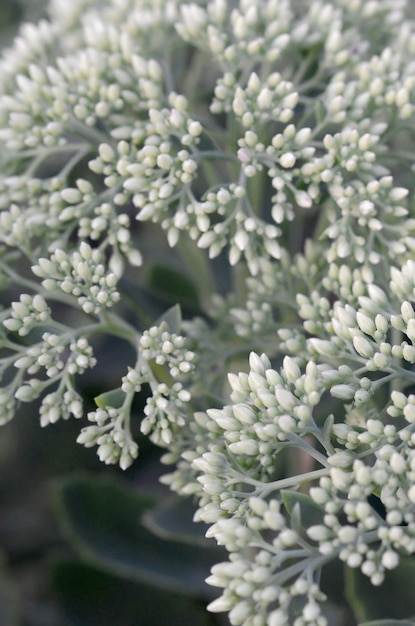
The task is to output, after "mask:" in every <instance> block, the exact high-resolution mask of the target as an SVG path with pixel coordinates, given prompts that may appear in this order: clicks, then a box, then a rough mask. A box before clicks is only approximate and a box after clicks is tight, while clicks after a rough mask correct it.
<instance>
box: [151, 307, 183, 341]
mask: <svg viewBox="0 0 415 626" xmlns="http://www.w3.org/2000/svg"><path fill="white" fill-rule="evenodd" d="M162 322H166V324H167V327H168V329H169V332H171V333H176V334H178V333H180V330H181V326H182V312H181V310H180V306H179V305H178V304H175V305H174V306H172V307H171V308H170V309H168V310H167V311H166V312H165V313H163V315H162V316H161V317H159V318H158V320H157V322H156V325H157V326H160V324H161V323H162Z"/></svg>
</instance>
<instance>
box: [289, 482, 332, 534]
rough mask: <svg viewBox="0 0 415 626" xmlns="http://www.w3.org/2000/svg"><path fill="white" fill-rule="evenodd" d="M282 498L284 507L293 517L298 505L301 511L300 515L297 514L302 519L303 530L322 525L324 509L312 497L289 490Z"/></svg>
mask: <svg viewBox="0 0 415 626" xmlns="http://www.w3.org/2000/svg"><path fill="white" fill-rule="evenodd" d="M281 496H282V500H283V502H284V506H285V508H286V509H287V511H288V513H289V514H290V515H292V513H293V511H294V507H295V506H296V505H298V507H297V508H298V509H299V513H297V515H299V518H300V519H301V525H302V527H303V528H309V527H310V526H314V525H315V524H321V522H322V519H323V517H324V509H322V508H321V506H319V505H318V504H316V503H315V502H314V500H312V499H311V498H310V496H307V495H306V494H304V493H299V492H297V491H288V490H287V491H285V490H284V491H282V492H281Z"/></svg>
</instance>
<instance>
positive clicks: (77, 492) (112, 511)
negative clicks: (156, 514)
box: [57, 478, 217, 598]
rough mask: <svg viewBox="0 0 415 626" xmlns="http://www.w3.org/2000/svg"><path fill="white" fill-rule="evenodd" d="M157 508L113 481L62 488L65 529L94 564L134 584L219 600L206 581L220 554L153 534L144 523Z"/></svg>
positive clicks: (68, 483)
mask: <svg viewBox="0 0 415 626" xmlns="http://www.w3.org/2000/svg"><path fill="white" fill-rule="evenodd" d="M155 503H156V502H155V500H154V499H153V498H150V497H148V496H143V495H140V494H139V493H137V492H135V491H134V490H133V489H132V488H128V487H126V486H125V485H122V484H120V483H118V482H117V481H114V480H108V479H107V480H103V479H96V478H95V479H90V478H70V479H67V480H65V481H62V482H61V483H60V484H59V485H58V489H57V504H58V513H59V517H60V520H61V522H62V526H63V528H64V530H65V531H66V534H67V536H68V537H69V539H70V540H71V541H72V542H73V544H74V546H75V547H76V548H77V549H78V550H79V552H80V554H81V555H83V557H84V558H86V559H88V560H89V561H90V562H91V563H93V564H94V565H96V566H99V567H102V568H104V569H105V570H107V571H109V572H111V573H114V574H116V575H118V576H122V577H124V578H127V579H129V580H132V581H140V582H145V583H148V584H151V585H155V586H158V587H162V588H165V589H169V590H172V591H177V592H179V593H185V594H189V595H198V596H199V597H206V598H211V597H214V596H215V595H217V593H215V591H214V590H213V589H211V588H210V587H208V585H206V583H205V582H204V581H205V578H206V577H207V576H208V575H209V572H210V568H211V567H212V565H213V564H214V563H215V562H216V561H217V558H216V557H215V553H214V552H213V551H212V550H210V549H208V548H201V547H198V548H195V546H190V545H186V544H184V543H182V542H179V541H164V540H163V539H161V538H160V537H157V536H155V535H154V534H153V533H151V532H150V531H149V530H148V529H147V528H146V527H145V526H144V525H143V524H142V522H141V518H142V516H143V514H144V513H145V512H146V511H148V510H149V509H150V508H151V507H153V506H154V505H155Z"/></svg>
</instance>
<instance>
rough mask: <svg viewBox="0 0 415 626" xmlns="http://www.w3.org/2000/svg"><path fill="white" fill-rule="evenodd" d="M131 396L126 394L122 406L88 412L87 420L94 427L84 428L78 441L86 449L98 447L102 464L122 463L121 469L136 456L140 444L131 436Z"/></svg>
mask: <svg viewBox="0 0 415 626" xmlns="http://www.w3.org/2000/svg"><path fill="white" fill-rule="evenodd" d="M130 405H131V396H130V395H126V396H125V400H124V403H123V404H122V406H121V407H120V408H116V407H112V406H110V405H108V406H106V407H105V408H98V409H97V410H96V411H90V412H89V413H88V420H89V421H90V422H93V423H94V425H93V426H86V427H85V428H83V429H82V430H81V433H80V435H79V436H78V438H77V442H78V443H80V444H82V445H84V446H85V447H86V448H91V447H92V446H98V450H97V454H98V457H99V459H100V461H102V462H103V463H105V464H107V465H109V464H114V463H119V465H120V467H121V469H127V467H129V466H130V465H131V463H132V462H133V461H134V459H135V458H137V455H138V445H137V444H136V442H135V441H134V440H133V439H132V437H131V433H130V430H129V421H130V408H131V406H130Z"/></svg>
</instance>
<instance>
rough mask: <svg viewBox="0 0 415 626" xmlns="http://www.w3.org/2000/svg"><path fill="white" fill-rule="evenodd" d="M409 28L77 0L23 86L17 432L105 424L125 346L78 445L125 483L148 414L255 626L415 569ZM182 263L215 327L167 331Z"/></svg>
mask: <svg viewBox="0 0 415 626" xmlns="http://www.w3.org/2000/svg"><path fill="white" fill-rule="evenodd" d="M407 9H408V10H407ZM409 10H410V3H408V2H405V0H367V1H366V2H364V1H363V0H333V1H332V2H329V1H328V0H312V1H310V2H302V1H297V0H235V1H234V2H226V0H212V1H207V0H197V1H194V2H192V1H190V0H189V1H187V0H186V1H182V2H179V1H178V0H166V1H163V0H101V1H100V0H73V2H70V3H68V2H64V1H63V0H51V3H50V16H51V22H50V23H49V22H46V21H45V22H41V23H40V24H39V25H38V26H33V25H29V26H26V27H24V28H23V29H22V31H21V34H20V36H19V38H18V39H17V42H16V44H15V45H14V46H13V47H12V48H11V49H10V50H9V51H6V53H5V54H4V56H3V60H2V61H0V143H1V144H2V146H3V147H4V150H3V151H1V155H0V162H1V166H2V167H1V176H0V290H1V291H2V292H4V294H5V296H6V297H7V298H9V299H14V300H15V301H14V302H12V303H11V304H10V305H6V306H5V308H4V309H3V310H2V311H1V313H0V322H1V326H2V327H3V330H0V338H1V343H0V347H1V352H0V373H1V374H2V376H3V375H4V378H5V379H6V381H7V384H6V385H5V386H4V387H3V388H2V390H1V392H0V423H5V422H6V421H8V420H9V419H10V417H11V416H12V414H13V412H14V411H15V408H16V405H17V404H18V402H29V401H32V400H36V399H39V400H40V419H41V424H42V425H43V426H45V425H47V424H49V423H54V422H56V421H57V420H58V419H60V418H62V419H67V418H69V417H70V416H73V417H75V418H79V417H81V415H82V411H83V408H82V399H81V397H80V395H79V393H78V391H77V390H76V388H75V381H76V379H77V377H78V375H82V374H84V373H85V372H86V370H87V369H88V368H91V367H93V366H94V365H95V357H94V355H93V351H92V346H91V345H90V344H89V341H90V337H91V336H95V335H96V334H98V335H102V334H108V335H111V336H113V337H116V338H117V339H121V340H122V341H123V342H127V343H128V344H129V346H130V348H132V350H133V351H135V352H136V364H135V365H134V366H130V367H128V370H127V371H126V374H125V375H124V376H123V377H122V380H121V381H120V384H119V387H118V388H117V389H114V390H112V391H107V392H104V393H102V394H101V395H100V396H98V397H97V398H96V405H97V408H96V410H95V411H91V412H90V413H89V414H88V419H89V421H90V424H89V425H88V426H87V427H85V428H84V429H83V430H82V431H81V433H80V435H79V437H78V442H79V443H81V444H83V445H85V446H86V447H92V446H97V450H98V456H99V458H100V459H101V460H102V461H103V462H104V463H107V464H108V463H119V465H120V466H121V468H123V469H125V468H127V467H128V466H129V465H130V464H131V463H132V462H133V460H134V459H135V458H136V456H137V454H138V447H137V443H136V442H135V441H134V438H133V436H132V431H133V428H132V426H131V421H132V419H133V417H134V411H133V408H132V407H133V406H134V405H133V401H134V398H135V397H136V394H138V393H140V394H143V393H148V396H149V397H148V398H147V401H146V403H145V408H144V416H143V419H142V420H141V424H140V427H141V431H142V433H143V434H145V435H147V436H148V437H149V438H150V439H151V440H152V441H153V442H155V443H156V444H157V445H159V446H160V447H162V448H163V449H164V450H166V453H165V454H164V457H163V462H164V463H166V464H174V465H175V469H174V470H173V471H172V473H171V474H170V475H168V476H166V477H164V478H163V481H164V482H165V483H167V484H169V485H170V487H171V488H172V489H173V490H175V491H177V492H178V493H180V494H181V495H187V496H189V495H191V496H193V497H195V498H197V500H198V505H199V508H198V512H197V514H196V519H197V520H203V521H204V522H205V523H208V524H210V525H211V526H210V529H209V531H208V536H210V537H213V538H214V539H215V540H216V541H217V543H218V544H220V545H223V546H224V547H225V549H226V550H227V551H228V552H229V553H230V558H229V561H228V562H226V563H221V564H218V565H217V566H215V567H214V568H213V570H212V576H211V577H210V578H209V579H208V582H209V583H210V584H212V585H215V586H218V587H220V588H222V589H223V594H222V596H221V597H220V598H218V600H215V601H214V602H213V603H212V604H211V605H210V610H212V611H228V612H229V619H230V622H231V623H232V624H235V625H237V624H238V625H239V626H265V624H267V626H288V625H289V624H292V625H293V626H326V624H327V619H326V618H325V617H324V615H323V613H322V609H321V608H320V603H321V602H322V601H323V600H324V599H325V598H324V595H323V594H322V592H321V590H320V588H319V585H318V584H317V583H316V581H317V580H318V579H319V572H320V569H321V568H322V567H323V566H324V565H325V564H326V563H328V562H329V561H331V560H333V559H339V560H340V561H343V562H344V563H346V564H347V566H348V567H350V568H357V569H359V570H360V571H361V572H363V574H364V575H366V576H368V577H369V579H370V580H371V581H372V583H373V584H374V585H379V584H381V583H382V581H383V578H384V575H385V572H386V571H387V570H392V569H394V568H396V567H397V566H398V565H399V559H400V556H401V555H402V554H409V555H412V554H414V553H415V524H414V521H413V520H414V513H415V491H414V487H413V484H414V483H415V456H414V455H415V453H414V450H415V429H414V423H415V397H414V394H413V393H411V392H412V391H413V389H412V386H413V383H414V372H413V364H414V363H415V321H414V320H415V312H414V311H415V309H414V304H413V303H414V302H415V279H414V276H415V264H414V262H413V261H412V259H411V256H412V254H413V251H414V250H415V220H414V219H413V216H412V213H413V206H412V204H413V203H412V201H411V191H412V190H411V187H412V186H413V185H412V182H411V181H412V178H413V177H412V172H411V168H412V165H413V161H414V155H413V150H412V147H411V146H412V143H413V141H412V139H413V138H412V136H411V133H410V132H408V128H409V127H411V124H412V122H413V118H414V114H415V110H414V102H415V79H414V76H413V74H414V63H413V59H414V56H415V35H414V32H415V28H414V22H413V20H411V19H409V17H407V14H408V15H409ZM144 222H146V224H144ZM153 236H154V241H156V245H155V249H154V251H153V250H149V248H150V247H151V245H152V243H153ZM156 237H157V238H156ZM160 237H161V239H160ZM179 238H181V241H180V245H179V246H177V248H176V250H175V251H174V253H173V252H171V251H169V249H168V246H170V247H173V246H175V245H176V244H177V243H178V242H179ZM162 239H164V240H165V241H166V244H167V245H166V246H165V248H163V249H161V240H162ZM149 242H150V245H149ZM147 253H148V259H147ZM165 253H166V254H168V260H170V259H171V258H173V259H174V263H176V261H178V262H179V263H180V261H182V260H183V261H184V265H185V270H186V271H185V274H187V273H188V274H189V276H191V277H192V278H193V279H195V281H194V282H195V284H196V287H197V289H196V291H197V300H198V301H200V310H199V311H198V313H197V315H198V317H195V318H194V319H190V320H189V319H187V320H186V321H185V322H182V321H181V319H180V316H178V315H172V313H171V312H170V314H166V315H165V316H164V317H163V318H161V319H162V320H163V319H164V321H159V322H156V323H155V325H151V324H150V325H149V326H150V327H148V326H147V322H145V324H146V325H145V326H144V323H143V320H145V319H147V317H148V316H150V317H151V316H152V315H153V313H154V307H157V306H158V300H157V302H155V301H153V299H152V298H151V296H149V294H148V287H150V288H152V287H154V286H155V287H157V288H158V287H159V285H153V284H151V281H152V280H153V277H152V276H151V278H150V279H149V280H148V282H147V278H148V276H149V275H150V274H151V264H152V263H153V262H154V260H155V259H156V260H157V263H158V262H159V261H160V259H164V254H165ZM222 253H223V254H222ZM142 255H143V256H142ZM226 255H227V259H228V263H227V264H226V261H225V259H226ZM178 257H181V258H180V260H179V259H178ZM217 257H218V258H217ZM189 259H190V260H189ZM210 259H216V260H215V261H213V262H209V260H210ZM125 260H127V261H128V262H129V263H130V264H131V265H133V266H138V265H140V264H141V263H146V262H148V263H149V264H150V268H149V272H140V274H139V275H138V276H137V274H136V273H134V272H133V271H132V269H131V268H128V267H125V266H124V261H125ZM206 263H209V267H207V266H206ZM346 263H347V264H346ZM225 266H226V267H225ZM229 266H230V267H229ZM29 267H31V268H32V274H30V273H29ZM211 271H212V276H211V275H210V272H211ZM127 272H128V274H127V276H125V279H124V273H127ZM155 274H156V273H155ZM213 275H214V276H213ZM216 279H217V280H216ZM215 281H216V282H215ZM132 282H134V285H132ZM39 283H40V284H39ZM231 284H232V287H231V291H232V290H233V291H232V293H225V292H226V291H227V290H228V287H229V285H231ZM124 286H125V291H126V297H125V298H121V296H120V291H121V289H124ZM178 287H179V288H181V285H178ZM16 288H18V289H20V291H18V292H17V293H18V294H21V295H20V298H19V296H18V295H17V296H15V295H12V296H10V294H11V293H12V294H14V293H15V292H16ZM175 288H176V285H174V289H172V290H171V291H169V294H168V295H169V297H170V295H171V294H173V293H174V291H175ZM216 288H217V291H219V292H220V294H221V295H218V294H216V295H214V294H213V292H214V291H215V290H216ZM136 289H137V290H136ZM119 290H120V291H119ZM29 294H30V295H29ZM136 294H140V295H141V294H144V296H145V297H143V298H142V301H139V302H137V301H136V300H137V298H136ZM131 296H133V297H131ZM195 300H196V298H195ZM53 301H55V302H56V303H57V304H56V305H54V304H53V305H52V304H51V303H52V302H53ZM207 302H210V303H211V304H210V305H207V304H206V303H207ZM116 303H118V306H117V307H116V308H115V307H114V308H113V309H112V310H111V312H109V311H108V310H107V309H108V308H110V307H113V306H114V305H115V304H116ZM147 306H148V308H147ZM192 306H193V305H192ZM196 306H197V305H196V304H195V307H196ZM209 307H210V308H209ZM189 308H190V307H189ZM69 310H70V313H69V314H68V311H69ZM61 313H62V315H61ZM85 313H86V314H87V315H91V316H95V319H94V318H92V319H91V318H89V319H87V322H85V315H84V314H85ZM176 313H177V311H176ZM56 314H59V315H60V319H59V321H55V319H54V316H55V315H56ZM185 315H188V316H190V315H191V313H190V312H188V311H187V310H186V313H185ZM78 322H80V323H79V324H78ZM81 322H82V323H84V322H85V326H84V327H82V323H81ZM144 328H147V330H144ZM45 331H47V332H45ZM42 333H43V334H42ZM180 333H183V335H182V334H180ZM185 334H186V335H187V337H185ZM39 335H41V340H39ZM263 350H264V351H266V353H267V355H268V356H265V354H261V352H262V351H263ZM198 353H199V354H200V355H201V358H200V359H199V358H197V357H196V355H197V354H198ZM248 354H250V357H249V368H248V369H247V370H246V371H245V370H244V371H242V372H240V373H239V374H236V373H235V372H237V371H239V370H240V369H241V366H240V361H241V358H242V359H243V358H245V357H246V356H247V355H248ZM288 355H291V356H288ZM271 358H272V359H275V361H271V360H270V359H271ZM229 370H230V372H231V373H230V374H229V377H228V381H229V385H228V386H227V384H226V381H224V378H225V372H227V371H229ZM221 407H223V408H221ZM196 409H197V410H196ZM375 498H379V499H380V502H381V504H382V506H383V507H384V515H383V516H382V515H381V514H380V513H378V512H377V510H376V507H375V506H374V505H373V502H374V499H375ZM310 518H311V519H312V520H313V521H312V523H311V524H310V523H309V520H310Z"/></svg>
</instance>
